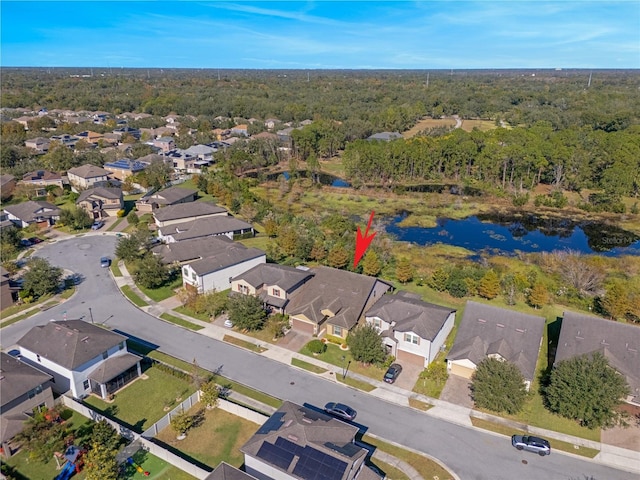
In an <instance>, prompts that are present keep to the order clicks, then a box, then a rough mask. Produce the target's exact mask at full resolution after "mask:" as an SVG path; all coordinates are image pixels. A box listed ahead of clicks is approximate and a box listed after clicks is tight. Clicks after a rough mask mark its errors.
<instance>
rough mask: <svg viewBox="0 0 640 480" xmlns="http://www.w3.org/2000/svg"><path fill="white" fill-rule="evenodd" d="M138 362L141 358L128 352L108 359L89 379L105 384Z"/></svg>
mask: <svg viewBox="0 0 640 480" xmlns="http://www.w3.org/2000/svg"><path fill="white" fill-rule="evenodd" d="M140 360H142V358H141V357H139V356H137V355H134V354H133V353H128V352H127V353H125V354H121V355H117V356H115V357H109V358H107V359H106V360H105V361H104V362H102V364H101V365H100V366H99V367H98V368H96V369H95V370H94V371H93V372H91V373H90V374H89V378H90V379H91V380H95V381H96V382H98V383H107V382H108V381H109V380H111V379H113V378H115V377H117V376H118V375H120V374H121V373H122V372H124V371H126V370H128V369H130V368H131V367H133V366H134V365H136V364H137V363H138V362H139V361H140Z"/></svg>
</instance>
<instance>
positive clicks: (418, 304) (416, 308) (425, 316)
mask: <svg viewBox="0 0 640 480" xmlns="http://www.w3.org/2000/svg"><path fill="white" fill-rule="evenodd" d="M455 311H456V310H455V309H453V308H448V307H441V306H439V305H434V304H433V303H427V302H423V301H422V300H420V299H419V298H415V297H414V296H413V295H406V294H405V292H398V293H396V294H395V295H390V294H386V295H383V296H382V297H381V298H380V300H378V301H377V302H376V303H374V304H373V307H371V308H370V309H369V310H368V311H367V312H366V313H365V315H366V316H367V317H379V318H381V319H383V320H384V321H385V322H387V323H390V324H391V323H393V322H395V325H394V326H393V327H392V328H393V330H395V331H398V332H413V333H415V334H417V335H419V336H420V337H421V338H424V339H425V340H433V339H434V338H435V337H436V335H438V333H439V332H440V330H441V329H442V327H443V326H444V324H445V322H446V321H447V318H449V315H450V314H451V313H452V312H455Z"/></svg>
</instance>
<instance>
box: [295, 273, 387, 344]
mask: <svg viewBox="0 0 640 480" xmlns="http://www.w3.org/2000/svg"><path fill="white" fill-rule="evenodd" d="M310 270H311V272H312V273H313V274H314V275H313V278H311V279H310V280H309V281H308V282H306V283H305V285H304V286H303V287H301V288H299V289H297V290H296V291H295V292H293V294H292V295H291V299H290V301H289V304H288V305H287V307H286V309H285V313H287V314H288V315H289V321H290V322H291V328H293V329H294V330H297V331H300V332H304V333H307V334H309V335H320V334H321V332H322V331H323V330H326V333H327V334H329V335H334V336H336V337H341V338H346V337H347V334H348V333H349V331H350V330H351V329H352V328H353V327H355V325H356V324H357V323H358V321H359V320H360V318H361V317H362V315H363V313H364V312H365V311H367V310H368V309H369V307H371V306H372V305H373V304H374V303H375V302H376V301H377V300H378V299H379V298H380V297H382V295H384V294H385V292H387V291H388V290H389V289H390V288H391V285H390V284H388V283H386V282H384V281H383V280H380V279H378V278H374V277H368V276H366V275H360V274H357V273H353V272H348V271H346V270H339V269H337V268H330V267H323V266H321V267H315V268H312V269H310Z"/></svg>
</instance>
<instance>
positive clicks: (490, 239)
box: [387, 213, 640, 256]
mask: <svg viewBox="0 0 640 480" xmlns="http://www.w3.org/2000/svg"><path fill="white" fill-rule="evenodd" d="M405 217H406V213H405V214H402V215H398V216H396V217H394V218H393V219H392V220H391V223H390V224H389V225H388V226H387V232H388V233H391V234H393V235H394V236H395V237H396V238H397V239H398V240H400V241H406V242H413V243H417V244H420V245H430V244H434V243H444V244H447V245H454V246H458V247H464V248H466V249H468V250H471V251H473V252H479V251H487V250H488V251H491V252H494V253H501V254H512V253H514V252H516V251H521V252H551V251H553V250H565V249H570V250H575V251H578V252H581V253H598V254H602V255H606V256H619V255H640V236H638V235H636V234H634V233H631V232H628V231H626V230H623V229H621V228H619V227H616V226H613V225H607V224H604V223H596V222H587V221H583V222H572V221H571V220H568V219H566V218H541V217H538V216H536V215H525V216H519V217H514V216H506V215H495V214H479V215H477V216H473V217H468V218H465V219H462V220H452V219H448V218H439V219H437V225H436V226H435V227H432V228H425V227H401V226H399V225H398V223H399V222H401V221H402V220H403V219H404V218H405Z"/></svg>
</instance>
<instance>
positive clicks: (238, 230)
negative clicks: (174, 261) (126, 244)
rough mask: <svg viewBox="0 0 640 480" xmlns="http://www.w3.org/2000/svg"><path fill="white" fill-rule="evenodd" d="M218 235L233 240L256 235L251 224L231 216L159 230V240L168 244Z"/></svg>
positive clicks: (216, 217)
mask: <svg viewBox="0 0 640 480" xmlns="http://www.w3.org/2000/svg"><path fill="white" fill-rule="evenodd" d="M216 235H225V236H227V237H229V238H230V239H232V240H233V239H234V238H235V237H237V236H241V235H254V229H253V226H252V225H251V224H250V223H247V222H245V221H243V220H239V219H237V218H235V217H232V216H230V215H219V216H212V217H205V218H200V219H198V220H191V221H188V222H182V223H174V224H171V225H167V226H166V227H162V228H160V229H158V238H160V240H162V241H163V242H167V243H171V242H180V241H183V240H190V239H193V238H200V237H211V236H216Z"/></svg>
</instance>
